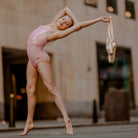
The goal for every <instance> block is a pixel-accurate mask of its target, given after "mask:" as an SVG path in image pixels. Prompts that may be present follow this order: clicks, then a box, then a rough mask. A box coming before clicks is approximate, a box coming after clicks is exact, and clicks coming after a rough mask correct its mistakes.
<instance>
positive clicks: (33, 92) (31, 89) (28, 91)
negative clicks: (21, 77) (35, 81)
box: [26, 86, 35, 95]
mask: <svg viewBox="0 0 138 138" xmlns="http://www.w3.org/2000/svg"><path fill="white" fill-rule="evenodd" d="M26 91H27V94H29V95H31V94H35V87H34V86H27V87H26Z"/></svg>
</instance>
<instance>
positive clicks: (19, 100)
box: [2, 48, 28, 121]
mask: <svg viewBox="0 0 138 138" xmlns="http://www.w3.org/2000/svg"><path fill="white" fill-rule="evenodd" d="M2 54H3V70H4V96H5V120H6V121H9V117H10V114H9V107H10V96H9V95H10V94H11V93H13V94H14V97H15V98H14V103H15V104H14V106H15V120H25V119H26V116H27V95H26V66H27V61H28V59H27V55H26V51H25V50H17V49H10V48H2Z"/></svg>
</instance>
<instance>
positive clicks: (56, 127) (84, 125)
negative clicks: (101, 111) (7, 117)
mask: <svg viewBox="0 0 138 138" xmlns="http://www.w3.org/2000/svg"><path fill="white" fill-rule="evenodd" d="M128 124H131V125H133V124H138V122H106V123H92V124H77V125H73V127H95V126H109V125H128ZM58 128H65V126H64V125H60V126H42V127H39V126H38V127H35V128H33V129H58ZM23 129H24V128H22V127H21V128H6V129H0V132H8V131H20V130H23Z"/></svg>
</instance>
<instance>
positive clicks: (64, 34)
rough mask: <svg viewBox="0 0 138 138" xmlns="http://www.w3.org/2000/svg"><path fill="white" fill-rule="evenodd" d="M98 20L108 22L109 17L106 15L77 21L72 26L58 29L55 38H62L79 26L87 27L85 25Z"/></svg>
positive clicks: (79, 27)
mask: <svg viewBox="0 0 138 138" xmlns="http://www.w3.org/2000/svg"><path fill="white" fill-rule="evenodd" d="M99 21H104V22H109V18H108V17H99V18H96V19H91V20H88V21H84V22H80V23H77V24H76V25H73V26H72V27H70V28H68V29H66V30H64V31H59V33H58V34H57V39H60V38H63V37H65V36H67V35H69V34H71V33H73V32H75V31H77V30H79V29H81V28H84V27H87V26H89V25H92V24H94V23H97V22H99Z"/></svg>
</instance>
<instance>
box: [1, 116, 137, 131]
mask: <svg viewBox="0 0 138 138" xmlns="http://www.w3.org/2000/svg"><path fill="white" fill-rule="evenodd" d="M71 122H72V125H73V127H85V126H104V125H120V124H138V117H131V118H130V121H129V122H128V121H122V122H105V120H104V118H100V119H99V120H98V123H95V124H94V123H92V120H91V118H71ZM34 123H35V129H51V128H64V127H65V125H64V120H63V119H60V118H59V119H58V120H34ZM15 125H16V126H15V127H11V128H9V124H8V122H5V121H0V132H3V131H16V130H23V129H24V126H25V121H16V122H15Z"/></svg>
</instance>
